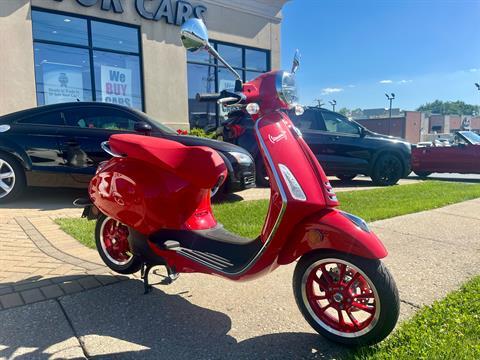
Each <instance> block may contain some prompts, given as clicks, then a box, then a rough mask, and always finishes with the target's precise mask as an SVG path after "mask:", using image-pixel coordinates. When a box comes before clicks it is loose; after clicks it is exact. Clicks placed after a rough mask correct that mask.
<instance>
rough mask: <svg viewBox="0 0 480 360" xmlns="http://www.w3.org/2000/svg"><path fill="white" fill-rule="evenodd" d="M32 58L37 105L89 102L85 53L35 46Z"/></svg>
mask: <svg viewBox="0 0 480 360" xmlns="http://www.w3.org/2000/svg"><path fill="white" fill-rule="evenodd" d="M34 57H35V81H36V85H37V90H36V91H37V102H38V104H39V105H47V104H57V103H62V102H69V101H91V100H92V88H91V80H90V79H91V78H90V60H89V56H88V50H86V49H78V48H72V47H68V46H59V45H51V44H40V43H35V44H34Z"/></svg>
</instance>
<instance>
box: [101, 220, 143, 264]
mask: <svg viewBox="0 0 480 360" xmlns="http://www.w3.org/2000/svg"><path fill="white" fill-rule="evenodd" d="M107 220H110V218H109V217H108V216H106V215H104V214H102V215H100V216H99V217H98V219H97V223H96V225H95V244H96V246H97V251H98V254H99V255H100V257H101V258H102V260H103V262H104V263H105V265H107V266H108V267H109V268H110V269H111V270H113V271H115V272H117V273H119V274H133V273H136V272H137V271H139V270H140V268H141V267H142V261H141V259H140V258H139V257H138V256H136V255H133V254H132V255H131V258H130V260H129V261H128V262H127V263H125V264H121V265H119V264H116V263H115V262H113V261H112V260H111V259H110V258H109V255H107V254H106V253H105V250H104V249H103V247H102V237H101V236H100V234H101V231H102V228H103V224H104V223H105V222H106V221H107Z"/></svg>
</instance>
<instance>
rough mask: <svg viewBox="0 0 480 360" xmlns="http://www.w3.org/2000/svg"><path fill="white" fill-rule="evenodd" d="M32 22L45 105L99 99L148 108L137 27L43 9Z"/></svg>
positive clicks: (40, 93) (39, 100)
mask: <svg viewBox="0 0 480 360" xmlns="http://www.w3.org/2000/svg"><path fill="white" fill-rule="evenodd" d="M32 23H33V24H32V27H33V37H34V58H35V80H36V88H37V103H38V104H39V105H44V104H54V103H61V102H69V101H92V100H93V101H102V102H109V103H114V104H119V105H125V106H129V107H133V108H137V109H140V110H142V109H143V99H142V77H141V70H140V69H141V68H140V64H141V63H140V62H141V59H140V56H139V55H140V54H138V52H139V49H140V46H139V37H138V35H139V33H138V29H137V28H135V27H131V26H122V25H115V24H112V23H104V22H100V21H93V20H92V21H87V20H86V19H82V18H78V17H75V16H70V15H60V14H53V13H50V12H42V11H37V10H33V11H32ZM89 27H90V28H89ZM89 34H91V38H90V39H89ZM68 44H72V45H73V46H68ZM97 49H99V50H97ZM106 49H108V50H106ZM100 50H102V51H100ZM126 53H131V55H130V54H126ZM133 54H135V55H133ZM90 59H93V64H91V62H90ZM92 66H93V73H92ZM92 83H94V84H95V92H94V93H92V92H93V91H92Z"/></svg>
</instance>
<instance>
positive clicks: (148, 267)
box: [140, 263, 153, 294]
mask: <svg viewBox="0 0 480 360" xmlns="http://www.w3.org/2000/svg"><path fill="white" fill-rule="evenodd" d="M152 268H153V266H152V265H150V264H147V263H143V264H142V269H141V271H140V277H141V278H142V280H143V289H144V292H143V293H144V294H148V293H149V292H151V291H152V285H150V284H149V283H148V274H149V273H150V270H152Z"/></svg>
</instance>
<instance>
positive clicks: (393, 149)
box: [223, 107, 411, 186]
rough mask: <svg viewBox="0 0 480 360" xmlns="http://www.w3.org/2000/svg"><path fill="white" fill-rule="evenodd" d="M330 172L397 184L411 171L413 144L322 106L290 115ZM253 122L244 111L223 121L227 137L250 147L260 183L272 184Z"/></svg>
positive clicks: (346, 178)
mask: <svg viewBox="0 0 480 360" xmlns="http://www.w3.org/2000/svg"><path fill="white" fill-rule="evenodd" d="M288 115H289V116H290V118H291V119H292V121H293V123H294V124H295V126H296V127H297V128H298V129H299V130H300V131H301V132H302V134H303V138H304V139H305V141H306V143H307V144H308V145H309V146H310V148H311V149H312V152H313V153H314V154H315V156H316V157H317V159H318V161H319V162H320V164H321V165H322V167H323V168H324V170H325V172H326V173H327V175H334V176H336V177H338V178H339V179H340V180H344V181H349V180H352V179H353V178H354V177H355V176H357V175H359V174H362V175H367V176H370V177H371V178H372V180H373V182H374V183H375V184H376V185H393V184H396V183H397V181H398V180H399V179H400V178H402V177H406V176H408V174H409V173H410V157H411V145H410V143H408V142H407V141H405V140H403V139H399V138H394V137H392V136H386V135H381V134H376V133H373V132H371V131H369V130H368V129H366V128H364V127H363V126H362V125H360V124H358V123H356V122H355V121H351V120H349V119H347V118H346V117H345V116H343V115H341V114H339V113H336V112H333V111H330V110H327V109H323V108H319V107H307V108H305V112H304V114H303V115H299V116H297V115H295V113H294V112H293V111H291V112H289V114H288ZM253 131H254V130H253V121H252V120H251V118H250V117H249V116H248V115H247V114H246V113H244V112H243V111H236V112H232V113H231V114H229V119H228V120H227V121H226V122H224V123H223V140H224V141H228V142H231V143H233V144H236V145H239V146H241V147H243V148H245V149H247V150H248V151H249V152H250V153H251V154H252V156H253V157H254V159H255V162H256V165H257V172H256V173H257V182H258V183H259V184H260V185H263V186H265V185H268V180H266V172H265V167H264V165H263V161H262V159H261V158H260V157H259V152H258V146H257V142H256V140H255V137H254V133H253Z"/></svg>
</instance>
